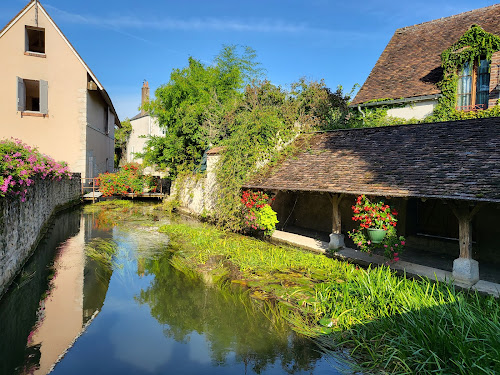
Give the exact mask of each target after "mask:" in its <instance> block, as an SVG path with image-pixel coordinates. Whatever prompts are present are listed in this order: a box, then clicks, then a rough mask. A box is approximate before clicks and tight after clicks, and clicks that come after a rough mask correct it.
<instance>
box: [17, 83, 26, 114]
mask: <svg viewBox="0 0 500 375" xmlns="http://www.w3.org/2000/svg"><path fill="white" fill-rule="evenodd" d="M25 108H26V86H24V79H22V78H19V77H17V110H18V111H21V112H22V111H24V109H25Z"/></svg>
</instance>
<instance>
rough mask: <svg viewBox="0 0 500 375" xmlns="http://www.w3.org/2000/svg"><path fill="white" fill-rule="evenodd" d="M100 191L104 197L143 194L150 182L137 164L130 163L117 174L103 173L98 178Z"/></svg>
mask: <svg viewBox="0 0 500 375" xmlns="http://www.w3.org/2000/svg"><path fill="white" fill-rule="evenodd" d="M97 183H98V186H99V191H100V192H101V193H102V195H103V196H105V197H109V196H111V195H126V194H128V193H133V194H141V193H142V192H143V190H144V188H145V187H148V188H149V184H150V181H149V179H148V178H147V177H145V176H143V175H142V174H141V170H140V168H139V165H138V164H137V163H128V164H125V165H124V166H122V168H121V169H120V170H119V171H118V172H116V173H109V172H106V173H104V174H103V173H101V174H100V175H99V177H98V178H97Z"/></svg>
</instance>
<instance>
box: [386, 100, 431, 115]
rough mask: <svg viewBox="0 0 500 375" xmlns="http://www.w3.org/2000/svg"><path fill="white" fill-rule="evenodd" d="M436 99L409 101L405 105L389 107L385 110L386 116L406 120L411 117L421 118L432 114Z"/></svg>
mask: <svg viewBox="0 0 500 375" xmlns="http://www.w3.org/2000/svg"><path fill="white" fill-rule="evenodd" d="M436 104H437V100H425V101H421V102H416V103H411V104H409V105H407V106H405V107H398V108H391V109H389V110H387V116H391V117H400V118H404V119H406V120H410V119H412V118H414V119H417V120H422V119H424V118H425V117H427V116H429V115H431V114H432V112H433V111H434V107H435V106H436Z"/></svg>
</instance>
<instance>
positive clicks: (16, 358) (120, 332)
mask: <svg viewBox="0 0 500 375" xmlns="http://www.w3.org/2000/svg"><path fill="white" fill-rule="evenodd" d="M125 211H127V209H124V213H123V215H122V216H118V217H117V216H116V214H115V215H114V216H110V215H107V214H106V210H105V209H93V210H89V209H88V207H87V209H86V210H85V211H84V210H82V208H77V209H73V210H69V211H65V212H62V213H60V214H59V215H58V216H57V217H56V218H55V220H54V221H53V223H52V225H51V228H50V229H49V231H48V233H47V235H46V236H45V237H44V239H43V240H42V241H41V243H40V244H39V246H38V248H37V250H36V252H35V253H34V255H33V256H32V257H31V259H30V260H29V261H28V263H27V264H26V265H25V267H24V268H23V270H22V272H21V273H20V275H19V277H18V278H17V279H16V280H15V282H14V283H13V285H12V286H11V288H10V289H9V291H8V292H7V293H6V294H5V295H4V296H3V298H2V300H1V301H0V332H1V335H0V374H5V375H7V374H9V375H10V374H47V373H49V372H51V373H54V374H201V373H203V374H316V375H318V374H336V373H340V372H338V371H339V370H338V369H341V366H340V365H339V363H336V362H335V361H334V360H333V359H332V357H329V356H327V355H325V354H324V353H322V352H321V351H320V350H319V348H318V347H316V346H315V344H314V343H313V342H312V341H310V340H309V339H307V338H304V337H301V336H299V335H297V334H295V333H294V332H292V331H291V330H290V329H289V327H288V325H287V324H286V322H284V321H283V320H282V319H281V318H280V317H279V316H278V314H276V313H275V312H274V311H273V309H272V308H270V306H269V305H268V304H266V302H263V301H256V300H253V299H251V298H250V297H249V296H248V294H247V293H245V291H244V290H242V289H240V288H239V287H236V286H232V287H231V286H226V287H220V286H210V285H207V284H205V283H204V282H202V281H201V280H200V279H198V278H196V277H192V276H188V275H186V274H184V273H181V272H180V271H178V270H176V269H175V268H174V267H172V265H171V263H170V258H171V256H172V254H173V252H174V251H182V249H180V250H179V249H175V250H174V249H172V248H170V247H169V241H168V236H167V235H165V234H162V233H159V232H158V231H157V229H158V227H159V226H160V225H162V224H166V223H168V222H169V220H171V219H170V218H169V217H166V216H164V215H159V214H155V211H153V210H152V206H150V205H149V206H148V205H140V204H139V205H137V209H136V210H135V211H133V210H132V213H131V212H130V209H128V211H127V213H125ZM175 220H179V219H175ZM192 225H197V224H196V222H193V223H192Z"/></svg>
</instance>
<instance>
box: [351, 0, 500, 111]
mask: <svg viewBox="0 0 500 375" xmlns="http://www.w3.org/2000/svg"><path fill="white" fill-rule="evenodd" d="M499 19H500V4H496V5H492V6H489V7H485V8H481V9H476V10H472V11H470V12H465V13H461V14H458V15H454V16H451V17H446V18H440V19H437V20H433V21H430V22H425V23H422V24H418V25H414V26H408V27H404V28H401V29H398V30H396V32H395V33H394V35H393V37H392V38H391V40H390V42H389V44H388V45H387V46H386V48H385V49H384V51H383V52H382V55H381V56H380V58H379V59H378V61H377V63H376V64H375V67H374V68H373V69H372V71H371V73H370V75H369V76H368V78H367V79H366V81H365V83H364V84H363V86H362V87H361V89H360V90H359V92H358V93H357V95H356V97H355V98H354V100H353V101H352V103H351V107H354V108H357V109H358V110H359V111H360V112H361V113H363V114H364V113H365V112H366V111H370V110H372V109H373V108H377V107H380V106H385V107H386V108H388V109H387V115H388V116H392V117H399V118H403V119H407V120H408V119H412V118H414V119H418V120H421V119H423V118H425V117H427V116H429V115H431V114H432V113H433V111H434V108H435V107H436V105H437V104H438V100H439V98H440V96H441V95H442V94H443V92H442V89H441V87H440V85H439V83H440V81H441V80H442V79H443V67H442V60H441V54H442V53H443V51H445V50H447V49H449V48H450V47H452V46H453V45H454V44H455V43H457V42H458V41H459V39H460V38H461V37H462V36H463V35H464V34H465V33H466V32H467V31H468V30H470V29H471V27H472V26H473V25H477V26H479V27H480V28H481V29H483V30H484V31H485V32H487V33H491V34H493V35H496V36H500V22H498V20H499ZM471 47H473V46H460V47H458V48H456V49H455V50H454V51H453V53H461V52H464V50H465V49H467V48H471ZM499 67H500V52H499V51H494V52H493V53H492V54H491V56H476V57H475V58H474V62H473V63H472V64H469V63H468V62H467V63H465V64H461V65H460V66H457V69H456V72H455V73H456V74H457V75H458V82H457V86H458V87H457V93H456V103H454V104H455V107H456V109H457V110H461V111H470V110H483V109H488V108H491V107H493V106H495V105H496V104H497V100H498V99H499V83H500V80H499Z"/></svg>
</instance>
